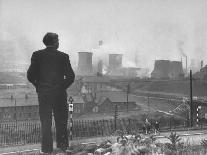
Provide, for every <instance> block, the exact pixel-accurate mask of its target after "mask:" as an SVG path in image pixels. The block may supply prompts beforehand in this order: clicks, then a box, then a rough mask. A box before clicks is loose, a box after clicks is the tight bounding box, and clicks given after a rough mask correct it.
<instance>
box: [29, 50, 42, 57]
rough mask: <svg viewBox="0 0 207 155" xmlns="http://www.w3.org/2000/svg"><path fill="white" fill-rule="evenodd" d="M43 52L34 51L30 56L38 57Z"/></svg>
mask: <svg viewBox="0 0 207 155" xmlns="http://www.w3.org/2000/svg"><path fill="white" fill-rule="evenodd" d="M43 51H44V50H38V51H35V52H33V54H32V55H34V56H37V55H40V54H41V53H42V52H43Z"/></svg>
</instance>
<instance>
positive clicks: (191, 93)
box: [190, 70, 193, 127]
mask: <svg viewBox="0 0 207 155" xmlns="http://www.w3.org/2000/svg"><path fill="white" fill-rule="evenodd" d="M190 127H193V86H192V70H190Z"/></svg>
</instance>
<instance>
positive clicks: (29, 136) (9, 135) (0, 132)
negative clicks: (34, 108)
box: [0, 119, 205, 147]
mask: <svg viewBox="0 0 207 155" xmlns="http://www.w3.org/2000/svg"><path fill="white" fill-rule="evenodd" d="M115 123H116V125H115ZM142 127H143V123H140V120H136V119H117V120H116V122H115V120H113V119H111V120H98V121H77V120H75V121H73V128H72V133H73V134H72V138H73V139H79V138H89V137H99V136H109V135H113V134H114V133H115V131H116V130H121V131H126V132H129V133H130V132H136V133H141V132H142ZM201 127H202V128H204V127H205V126H199V127H197V129H198V128H199V129H200V128H201ZM69 129H70V128H69V127H68V130H69ZM160 129H161V130H162V131H170V130H186V129H187V127H186V126H185V124H179V123H177V124H175V123H170V124H167V125H166V126H161V128H160ZM52 131H53V137H54V141H55V140H56V139H55V133H56V131H55V127H54V123H53V125H52ZM68 133H69V131H68ZM40 141H41V125H40V122H38V121H36V122H10V123H0V147H6V146H15V145H24V144H36V143H39V142H40Z"/></svg>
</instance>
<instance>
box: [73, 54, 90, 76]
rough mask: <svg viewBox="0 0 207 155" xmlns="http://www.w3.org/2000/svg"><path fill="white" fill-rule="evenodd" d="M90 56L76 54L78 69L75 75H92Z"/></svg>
mask: <svg viewBox="0 0 207 155" xmlns="http://www.w3.org/2000/svg"><path fill="white" fill-rule="evenodd" d="M92 55H93V53H91V52H78V69H77V73H76V74H77V75H82V76H84V75H92V74H93V67H92Z"/></svg>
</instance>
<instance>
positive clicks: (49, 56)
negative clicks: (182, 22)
mask: <svg viewBox="0 0 207 155" xmlns="http://www.w3.org/2000/svg"><path fill="white" fill-rule="evenodd" d="M32 62H33V64H31V66H30V69H29V70H28V79H29V80H30V81H31V82H32V81H33V82H34V83H35V86H36V89H37V92H39V93H51V92H57V91H61V90H65V89H66V88H67V87H69V85H70V84H71V83H73V81H74V72H73V70H72V68H71V64H70V61H69V56H68V55H67V54H65V53H63V52H60V51H58V50H56V49H53V48H49V47H47V48H46V49H43V50H39V51H36V52H34V53H33V55H32Z"/></svg>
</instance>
